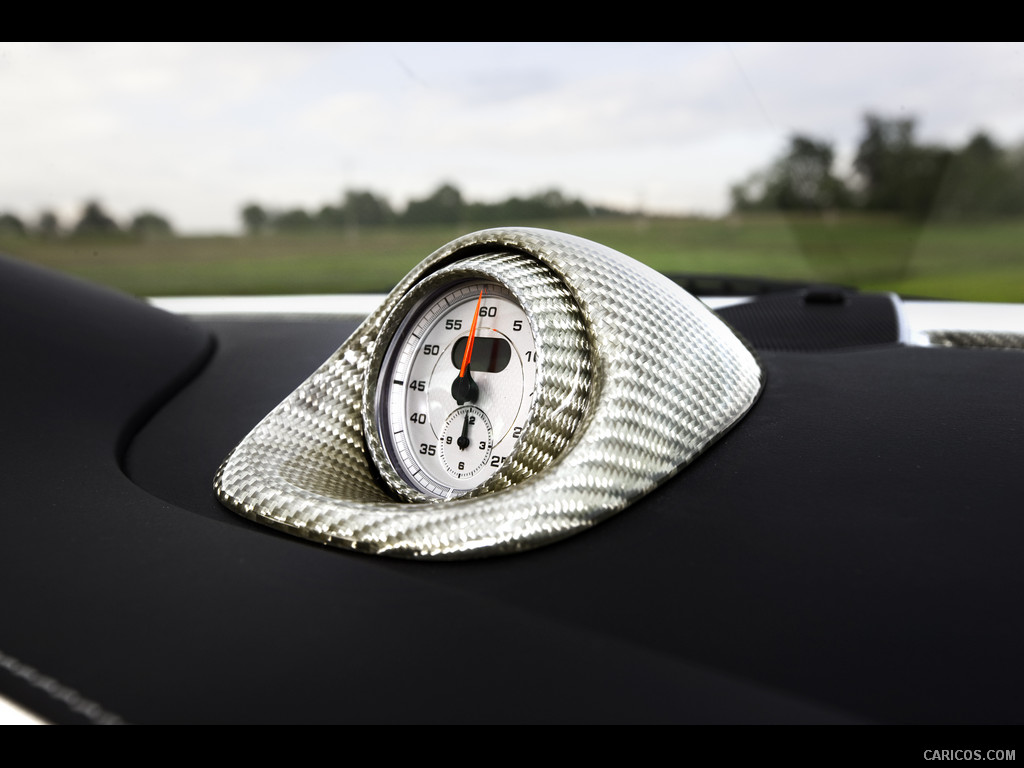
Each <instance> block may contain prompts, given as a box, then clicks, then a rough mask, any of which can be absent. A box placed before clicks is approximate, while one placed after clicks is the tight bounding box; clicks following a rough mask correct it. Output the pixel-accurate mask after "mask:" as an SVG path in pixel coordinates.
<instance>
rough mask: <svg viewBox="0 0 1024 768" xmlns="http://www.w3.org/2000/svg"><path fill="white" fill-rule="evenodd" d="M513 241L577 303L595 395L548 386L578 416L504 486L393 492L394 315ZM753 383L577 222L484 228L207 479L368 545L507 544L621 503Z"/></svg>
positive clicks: (682, 454)
mask: <svg viewBox="0 0 1024 768" xmlns="http://www.w3.org/2000/svg"><path fill="white" fill-rule="evenodd" d="M509 253H512V254H520V255H522V256H525V257H527V258H528V259H532V260H535V261H536V262H538V264H539V265H541V266H543V267H544V268H546V270H547V271H550V273H553V274H554V275H555V276H556V277H557V278H558V279H559V280H560V282H561V283H562V285H563V286H564V290H565V291H566V292H567V293H568V295H569V296H570V297H571V299H572V300H573V301H574V303H575V304H576V306H577V307H578V314H576V317H578V318H580V319H581V320H582V324H583V327H584V329H585V336H586V337H587V338H589V358H590V371H589V382H587V381H586V380H585V379H586V378H587V375H586V370H585V365H577V366H576V370H577V372H579V374H580V375H582V376H583V379H584V382H583V383H584V385H586V384H589V400H587V398H586V396H585V393H581V392H579V391H578V390H576V389H574V385H573V384H572V383H571V381H570V383H569V384H568V385H567V388H566V390H565V392H566V393H565V394H559V395H557V398H556V399H563V401H564V399H565V398H569V400H570V402H571V403H575V405H574V406H572V407H575V408H577V409H578V410H580V412H581V413H580V415H581V420H580V421H579V425H578V428H576V429H575V430H573V428H572V427H571V425H569V424H565V425H563V426H562V427H560V428H559V427H558V426H557V424H556V425H555V432H558V433H559V434H557V435H555V436H554V438H555V440H556V442H564V443H565V446H564V448H562V449H561V452H560V453H558V452H557V451H554V453H557V455H554V456H553V457H552V458H550V460H547V459H546V457H545V461H544V462H540V461H538V462H537V464H538V466H537V467H535V468H534V469H535V473H534V474H532V475H531V476H528V477H524V476H521V473H519V472H518V470H509V472H508V473H504V472H503V473H499V475H497V476H495V478H496V479H495V484H497V485H499V486H500V485H503V484H505V483H506V482H509V483H512V484H511V486H510V487H507V488H503V489H501V488H499V489H494V490H492V488H491V487H488V488H486V489H481V491H479V492H477V493H475V494H473V495H471V496H468V497H463V498H459V499H454V500H450V501H434V502H424V503H402V502H397V501H395V500H393V499H392V498H391V497H390V496H389V495H388V494H387V493H386V492H385V491H384V490H383V488H382V483H381V482H380V480H379V478H378V477H377V476H376V475H375V472H374V470H373V467H372V463H371V461H370V459H369V457H368V451H367V447H366V434H367V430H366V428H365V426H364V418H363V412H362V405H363V399H364V387H365V382H366V381H367V376H368V371H369V375H370V376H374V375H376V371H375V370H373V368H372V363H373V361H374V360H377V361H378V362H379V359H380V356H379V350H378V344H382V343H385V342H383V341H382V334H383V335H385V336H386V333H385V330H386V329H385V325H386V322H387V318H388V317H389V316H390V315H391V313H392V311H393V310H394V309H395V307H396V306H397V305H398V304H399V302H401V301H402V300H403V297H405V296H406V294H407V293H408V292H409V291H410V290H412V289H413V288H414V286H416V284H417V283H418V282H419V281H421V280H422V279H423V278H425V277H426V276H428V275H430V274H432V273H434V272H436V271H438V270H439V269H442V268H444V267H447V266H448V265H451V264H454V263H456V262H462V261H464V260H468V259H470V258H473V259H475V260H476V261H475V262H474V264H473V268H474V269H478V268H479V269H481V270H482V271H483V272H485V273H487V274H492V272H491V271H490V270H491V268H492V267H491V265H492V264H493V265H497V264H498V263H499V262H501V260H502V259H507V258H508V256H507V255H508V254H509ZM495 268H496V269H497V267H495ZM542 271H543V270H542ZM512 282H516V281H515V280H514V279H513V280H512ZM517 285H519V284H518V283H517ZM569 324H570V325H571V324H572V323H571V321H570V322H569ZM538 330H540V329H538ZM544 338H545V339H550V338H552V337H551V335H545V337H544ZM375 352H377V353H378V354H377V355H376V356H375ZM547 356H548V358H549V359H550V358H551V352H550V351H549V352H548V353H547ZM555 357H556V360H557V354H556V356H555ZM586 357H587V355H584V359H585V358H586ZM569 367H570V368H572V365H570V366H569ZM545 375H547V374H545ZM568 379H569V380H571V379H572V376H571V375H570V376H569V377H568ZM761 386H762V374H761V370H760V367H759V366H758V364H757V361H756V359H755V358H754V357H753V355H752V354H751V353H750V351H749V350H748V349H747V348H746V347H745V345H744V344H743V342H742V341H740V340H739V339H738V338H737V337H736V336H735V335H734V334H733V333H732V332H731V331H730V330H729V329H728V328H727V327H726V326H725V325H724V324H723V323H722V322H721V321H720V320H718V318H717V317H715V316H714V315H713V314H712V313H711V312H710V311H709V310H708V309H707V308H706V307H704V306H703V305H702V304H701V303H700V302H699V301H698V300H697V299H695V298H694V297H692V296H690V295H689V294H687V293H686V292H684V291H683V290H682V289H680V288H678V287H677V286H676V285H675V284H674V283H672V282H671V281H669V280H668V279H666V278H664V277H663V276H661V275H659V274H658V273H656V272H654V271H653V270H651V269H649V268H647V267H645V266H644V265H642V264H639V263H638V262H635V261H633V260H631V259H629V258H627V257H625V256H623V255H622V254H620V253H618V252H616V251H613V250H611V249H609V248H605V247H604V246H601V245H598V244H596V243H592V242H590V241H587V240H582V239H579V238H576V237H572V236H570V235H564V234H560V233H556V232H549V231H545V230H535V229H495V230H486V231H484V232H478V233H475V234H472V235H467V236H466V237H463V238H460V239H458V240H456V241H454V242H452V243H450V244H449V245H447V246H445V247H444V248H442V249H440V250H439V251H437V252H436V253H434V254H433V255H431V256H430V257H428V258H427V259H426V260H425V261H423V262H422V263H421V264H419V265H418V266H417V267H416V268H415V269H414V270H413V271H412V272H411V273H410V274H409V275H407V276H406V277H405V278H404V279H403V280H402V282H401V283H400V284H399V285H398V286H397V287H396V288H395V290H394V291H393V292H392V293H391V294H390V295H389V296H388V298H387V300H386V301H385V302H384V304H383V305H382V306H381V308H380V309H378V310H377V311H376V312H374V313H373V314H372V315H371V316H370V317H368V318H367V319H366V321H365V322H364V323H363V324H362V325H361V326H360V327H359V329H358V330H357V331H356V332H355V333H354V334H353V335H352V337H351V338H350V339H349V340H348V341H346V342H345V343H344V344H343V345H342V346H341V348H339V349H338V351H337V352H335V353H334V354H333V355H332V356H331V357H330V358H329V359H328V360H327V361H326V362H325V363H324V364H323V365H322V366H321V367H320V368H319V369H318V370H317V371H316V372H314V373H313V375H312V376H311V377H310V378H309V379H308V380H307V381H306V382H304V383H303V384H302V385H301V386H300V387H299V388H298V389H297V390H296V391H295V392H293V393H292V394H291V395H290V396H289V397H288V398H286V399H285V401H284V402H282V403H281V404H280V405H279V406H278V407H277V408H275V409H274V410H273V411H272V412H271V413H270V414H269V415H268V416H267V417H266V418H265V419H264V420H263V421H262V422H261V423H260V424H259V425H257V426H256V428H255V429H254V430H253V431H252V432H251V433H250V434H249V435H248V436H247V437H246V438H245V439H244V440H243V441H242V442H241V443H240V444H239V445H238V447H237V448H235V450H234V451H233V452H232V453H231V454H230V455H229V456H228V458H227V459H226V460H225V461H224V464H223V465H222V466H221V469H220V472H219V473H218V475H217V478H216V480H215V487H216V490H217V494H218V497H219V498H220V499H221V501H222V502H223V503H225V504H226V505H227V506H229V507H230V508H232V509H234V510H235V511H237V512H238V513H240V514H242V515H244V516H245V517H248V518H250V519H252V520H255V521H258V522H261V523H265V524H267V525H270V526H273V527H275V528H278V529H280V530H284V531H286V532H289V533H293V534H295V535H298V536H303V537H305V538H309V539H312V540H314V541H319V542H323V543H327V544H332V545H335V546H340V547H345V548H351V549H356V550H359V551H362V552H370V553H377V554H388V555H396V556H402V557H440V558H460V557H479V556H483V555H489V554H496V553H506V552H514V551H518V550H522V549H526V548H529V547H534V546H538V545H540V544H544V543H548V542H551V541H554V540H557V539H560V538H564V537H565V536H568V535H570V534H572V533H576V532H578V531H580V530H583V529H585V528H588V527H590V526H592V525H594V524H595V523H597V522H599V521H600V520H602V519H604V518H606V517H608V516H610V515H612V514H614V513H615V512H618V511H620V510H622V509H624V508H625V507H626V506H628V505H629V504H630V503H631V502H633V501H635V500H636V499H638V498H639V497H641V496H642V495H644V494H645V493H647V492H649V491H650V490H652V489H653V488H654V487H655V486H656V485H658V484H659V483H661V482H663V481H664V480H666V479H667V478H668V477H670V476H672V475H673V474H675V473H676V472H677V471H678V470H679V469H680V468H682V467H683V466H685V465H686V464H687V463H689V462H690V461H691V460H692V459H693V458H694V457H695V456H697V454H699V453H700V452H701V451H703V450H704V449H705V448H707V447H708V446H709V445H710V444H711V443H712V442H713V441H714V440H715V439H717V438H718V437H719V436H721V434H722V433H723V432H724V431H725V430H727V429H728V428H729V427H731V426H732V425H733V424H734V423H735V422H736V421H738V420H739V419H740V418H741V417H742V416H743V415H744V414H745V413H746V412H747V411H748V410H749V408H750V407H751V406H752V405H753V403H754V401H755V400H756V398H757V396H758V394H759V392H760V390H761ZM585 388H586V387H585V386H584V389H585ZM550 391H551V392H552V393H554V389H552V390H550ZM574 393H575V394H574ZM570 410H571V408H570ZM530 433H531V434H535V430H534V425H533V424H531V427H530ZM536 436H537V437H538V439H539V435H536ZM526 451H527V449H526V448H523V450H522V453H523V454H524V455H525V453H526ZM548 453H549V454H550V453H552V451H549V452H548ZM544 463H546V466H541V465H542V464H544ZM499 477H500V478H504V481H501V480H497V478H499ZM489 486H490V484H489ZM485 491H486V492H485Z"/></svg>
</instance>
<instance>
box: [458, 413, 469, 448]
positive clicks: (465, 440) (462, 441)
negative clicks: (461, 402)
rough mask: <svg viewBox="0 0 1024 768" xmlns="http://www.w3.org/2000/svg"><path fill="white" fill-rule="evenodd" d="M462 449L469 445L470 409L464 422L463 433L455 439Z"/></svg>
mask: <svg viewBox="0 0 1024 768" xmlns="http://www.w3.org/2000/svg"><path fill="white" fill-rule="evenodd" d="M455 442H456V444H457V445H458V446H459V450H460V451H464V450H466V449H467V448H468V447H469V411H466V419H465V421H463V422H462V435H460V437H459V439H458V440H456V441H455Z"/></svg>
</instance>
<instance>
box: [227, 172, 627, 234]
mask: <svg viewBox="0 0 1024 768" xmlns="http://www.w3.org/2000/svg"><path fill="white" fill-rule="evenodd" d="M241 215H242V225H243V226H244V227H245V231H246V232H248V233H249V234H250V235H257V234H261V233H264V232H297V231H304V230H315V229H354V228H358V227H380V226H387V225H406V224H407V225H423V224H486V223H496V222H497V223H507V222H515V221H532V220H538V219H556V218H574V217H580V216H621V215H625V213H624V212H622V211H616V210H613V209H610V208H605V207H602V206H592V205H588V204H586V203H584V202H583V201H582V200H579V199H577V198H570V197H567V196H566V195H564V194H563V193H562V192H560V191H559V190H557V189H550V190H546V191H543V192H538V193H537V194H534V195H530V196H527V197H516V196H513V197H510V198H508V199H506V200H503V201H501V202H497V203H479V202H470V201H467V200H466V199H465V198H464V197H463V195H462V193H461V192H460V191H459V189H458V188H457V187H455V186H454V185H452V184H449V183H445V184H441V185H440V186H439V187H438V188H437V189H436V190H434V191H433V192H432V193H430V194H429V195H427V196H425V197H423V198H421V199H414V200H411V201H409V203H408V205H406V207H405V209H404V210H401V211H398V210H396V209H395V208H393V207H392V206H391V204H390V203H389V202H388V200H387V198H385V197H384V196H382V195H379V194H377V193H375V192H372V191H369V190H348V191H346V192H345V193H344V194H343V195H342V198H341V200H340V202H339V203H338V204H337V205H335V204H331V203H328V204H325V205H323V206H321V207H320V208H319V209H318V210H316V211H312V212H310V211H306V210H304V209H302V208H292V209H288V210H278V211H275V210H272V209H267V208H265V207H264V206H262V205H260V204H258V203H249V204H247V205H245V206H244V207H243V208H242V211H241Z"/></svg>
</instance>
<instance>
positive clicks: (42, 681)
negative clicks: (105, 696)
mask: <svg viewBox="0 0 1024 768" xmlns="http://www.w3.org/2000/svg"><path fill="white" fill-rule="evenodd" d="M0 669H4V670H6V671H7V672H10V673H11V674H12V675H14V676H15V677H17V678H19V679H21V680H24V681H25V682H26V683H28V684H29V685H31V686H32V687H33V688H36V689H38V690H40V691H42V692H43V693H45V694H46V695H47V696H49V697H50V698H51V699H53V700H54V701H59V702H60V703H61V704H63V705H64V706H66V707H67V708H68V709H70V710H71V711H72V712H74V713H75V714H78V715H81V716H82V717H84V718H86V719H87V720H89V721H90V722H91V723H95V724H96V725H124V724H125V721H124V720H123V719H121V718H120V717H118V716H117V715H115V714H114V713H113V712H108V711H107V710H105V709H104V708H103V707H101V706H100V705H99V704H97V703H96V702H95V701H90V700H89V699H87V698H85V697H84V696H82V694H80V693H79V692H78V691H76V690H74V689H73V688H68V687H67V686H66V685H63V684H62V683H60V682H58V681H57V680H54V679H53V678H52V677H50V676H49V675H44V674H43V673H42V672H40V671H39V670H38V669H36V668H35V667H30V666H29V665H28V664H25V663H23V662H21V661H18V659H16V658H14V657H13V656H8V655H7V654H6V653H4V652H3V651H0Z"/></svg>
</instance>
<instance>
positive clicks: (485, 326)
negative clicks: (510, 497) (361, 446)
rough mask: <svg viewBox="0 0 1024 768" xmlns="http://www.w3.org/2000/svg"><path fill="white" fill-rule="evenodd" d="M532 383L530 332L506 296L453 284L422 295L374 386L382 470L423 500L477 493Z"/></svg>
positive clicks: (507, 441) (476, 283)
mask: <svg viewBox="0 0 1024 768" xmlns="http://www.w3.org/2000/svg"><path fill="white" fill-rule="evenodd" d="M536 382H537V349H536V343H535V340H534V335H533V329H532V327H531V324H530V320H529V318H528V316H527V314H526V312H525V311H524V310H523V308H522V307H521V306H520V305H519V303H518V302H517V301H516V299H515V298H514V297H513V295H512V293H511V292H510V291H509V290H508V289H507V288H505V287H504V286H502V285H500V284H498V283H495V282H489V281H483V280H460V281H455V282H453V283H451V284H449V285H446V286H443V287H441V288H440V289H438V290H436V291H434V292H432V293H429V294H428V295H427V296H426V297H424V298H423V299H422V300H421V301H420V302H419V303H418V304H417V305H415V306H414V307H413V308H412V310H411V311H410V312H409V315H408V316H407V317H406V318H405V319H404V320H403V322H402V323H401V325H400V326H399V327H398V330H397V331H396V333H395V336H394V338H393V339H392V340H391V343H390V346H389V348H388V351H387V353H386V354H385V356H384V362H383V365H382V366H381V372H380V376H379V379H378V381H377V402H376V407H377V416H378V418H377V423H378V429H379V437H380V440H381V444H382V445H383V446H384V450H385V452H386V454H387V458H388V460H389V462H390V463H391V465H392V467H393V468H394V469H395V471H396V472H397V474H398V475H399V477H400V478H401V479H402V480H403V481H404V482H405V483H407V484H408V485H409V486H411V487H412V488H413V489H414V490H415V491H417V492H419V493H423V494H426V495H427V496H431V497H436V498H442V499H443V498H452V497H455V496H459V495H462V494H465V493H467V492H469V491H471V490H473V489H474V488H477V487H479V486H480V485H482V484H483V483H484V482H486V481H487V480H488V479H489V478H490V477H491V476H492V475H493V474H494V473H495V472H497V471H498V470H499V469H500V468H501V467H502V466H503V465H504V464H505V462H506V461H507V460H508V458H509V456H510V455H511V454H512V452H513V450H514V449H515V447H516V445H517V444H518V442H519V440H520V437H521V435H522V432H523V430H524V429H525V428H526V426H527V422H528V420H529V417H530V409H531V406H532V404H533V400H534V397H535V395H536V392H535V387H536ZM396 490H399V491H401V489H396Z"/></svg>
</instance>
